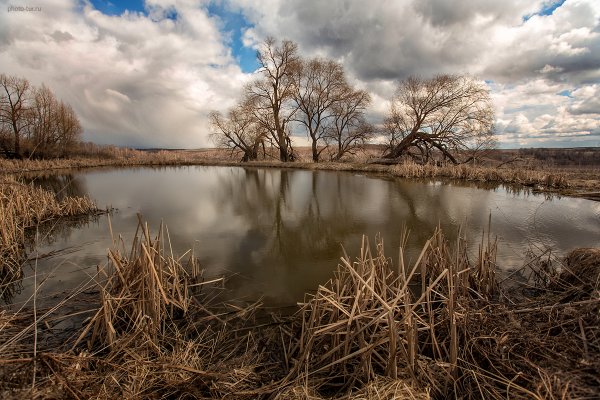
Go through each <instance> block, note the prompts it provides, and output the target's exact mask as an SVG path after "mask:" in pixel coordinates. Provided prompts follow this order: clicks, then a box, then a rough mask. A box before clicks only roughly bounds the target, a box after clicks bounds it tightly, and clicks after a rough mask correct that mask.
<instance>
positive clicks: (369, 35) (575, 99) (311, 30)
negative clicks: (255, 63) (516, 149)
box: [230, 0, 600, 146]
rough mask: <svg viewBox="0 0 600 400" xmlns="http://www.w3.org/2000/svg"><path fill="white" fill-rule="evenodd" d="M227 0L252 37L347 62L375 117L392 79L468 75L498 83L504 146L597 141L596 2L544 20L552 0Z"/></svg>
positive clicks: (599, 46)
mask: <svg viewBox="0 0 600 400" xmlns="http://www.w3.org/2000/svg"><path fill="white" fill-rule="evenodd" d="M230 1H231V2H232V3H234V4H236V5H237V6H238V7H240V9H242V10H243V12H244V13H245V15H246V17H247V18H248V19H249V20H251V21H252V22H253V23H254V24H255V28H254V29H253V31H252V38H253V40H254V41H256V40H260V38H263V37H265V36H267V35H272V36H275V37H279V38H287V39H291V40H294V41H297V42H298V43H299V46H300V49H301V51H302V53H304V54H308V55H314V54H320V55H323V54H324V55H327V56H329V57H333V58H336V59H337V60H339V61H341V62H343V63H344V65H345V67H346V69H347V70H348V71H349V72H350V73H351V75H353V76H354V77H355V78H356V79H357V80H358V81H362V82H363V84H364V86H365V87H367V88H368V89H369V90H370V91H371V93H372V94H373V98H374V104H373V107H372V108H373V112H374V114H375V115H377V116H381V115H383V114H385V112H386V111H387V106H388V103H387V99H389V98H390V96H391V94H392V93H393V85H390V82H393V81H394V80H397V79H402V78H404V77H406V76H408V75H413V74H417V75H421V76H431V75H434V74H439V73H471V74H474V75H476V76H479V77H480V78H481V79H485V80H486V81H492V82H493V83H491V84H490V88H491V91H492V97H493V100H494V103H495V106H496V111H497V121H496V122H497V123H496V125H497V127H498V131H499V133H500V136H499V137H500V139H501V140H502V141H503V142H504V143H503V144H504V145H505V146H512V145H527V144H532V145H535V144H540V143H541V141H542V140H543V141H544V142H549V141H552V139H553V138H558V139H559V140H563V139H562V138H564V137H572V138H574V140H579V141H582V140H588V141H589V142H590V143H592V144H596V143H597V142H598V139H599V137H598V135H600V120H599V119H598V115H597V111H595V110H598V109H599V108H598V105H599V104H598V100H597V99H598V98H599V96H597V94H598V93H596V90H597V86H598V84H600V2H597V1H594V0H567V1H566V2H564V4H562V5H561V6H560V7H558V8H557V9H556V10H554V12H553V13H552V14H551V15H539V14H538V11H540V10H542V9H544V8H547V7H548V6H550V5H551V3H555V2H548V1H526V0H523V1H521V0H510V1H503V2H498V1H491V0H490V1H475V0H465V1H460V2H452V3H448V2H447V1H443V0H419V1H417V0H412V1H404V2H399V1H391V0H373V1H369V2H368V3H364V2H348V1H344V0H330V1H328V2H327V3H326V4H323V3H322V2H320V1H318V0H292V1H288V0H286V1H283V0H269V1H268V2H254V1H251V0H230ZM565 91H566V92H571V96H570V97H569V96H565V95H564V92H565ZM559 93H560V94H559ZM586 138H587V139H586Z"/></svg>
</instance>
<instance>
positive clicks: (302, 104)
mask: <svg viewBox="0 0 600 400" xmlns="http://www.w3.org/2000/svg"><path fill="white" fill-rule="evenodd" d="M295 81H296V85H295V90H294V101H295V102H296V104H297V105H298V112H297V114H296V121H298V122H299V123H300V124H301V125H303V126H304V127H305V128H306V132H307V134H308V136H309V137H310V140H311V145H312V146H311V147H312V158H313V161H315V162H318V161H319V156H320V154H321V152H322V151H323V150H324V149H325V148H326V146H322V147H321V148H320V149H319V144H320V143H323V144H326V142H325V137H326V135H327V132H328V131H329V130H330V128H331V127H330V124H331V123H332V120H333V117H334V115H333V113H334V107H335V106H336V104H337V103H338V102H340V101H343V100H344V96H345V95H346V93H347V92H348V84H347V83H346V78H345V76H344V69H343V67H342V66H341V64H339V63H337V62H335V61H331V60H322V59H318V58H315V59H312V60H309V61H307V62H302V63H301V64H300V67H299V68H297V70H296V74H295ZM338 108H339V107H338Z"/></svg>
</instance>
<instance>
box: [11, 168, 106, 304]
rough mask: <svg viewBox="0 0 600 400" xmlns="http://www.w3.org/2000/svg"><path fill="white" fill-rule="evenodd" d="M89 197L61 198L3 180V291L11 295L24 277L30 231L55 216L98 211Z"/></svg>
mask: <svg viewBox="0 0 600 400" xmlns="http://www.w3.org/2000/svg"><path fill="white" fill-rule="evenodd" d="M97 212H98V209H97V208H96V205H95V204H94V202H93V201H92V200H91V199H90V198H89V197H87V196H84V197H76V196H75V197H71V196H66V197H65V198H63V199H62V200H58V199H57V198H56V196H55V194H54V193H52V192H50V191H47V190H44V189H41V188H38V187H35V186H34V185H28V184H24V183H21V182H19V181H18V180H17V179H15V178H14V177H3V178H2V180H1V181H0V221H2V226H1V227H0V294H1V296H2V297H3V298H5V299H6V298H10V296H11V291H12V286H11V285H10V284H11V283H12V282H14V281H16V280H18V279H19V278H20V276H21V273H22V272H21V267H22V265H23V263H24V262H25V261H26V259H27V254H26V251H25V241H26V234H27V232H31V231H32V230H33V229H34V228H35V227H36V226H39V225H40V224H44V223H46V222H48V221H50V220H52V219H56V218H60V217H68V216H75V215H87V214H90V213H97Z"/></svg>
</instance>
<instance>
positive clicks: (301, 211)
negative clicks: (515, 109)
mask: <svg viewBox="0 0 600 400" xmlns="http://www.w3.org/2000/svg"><path fill="white" fill-rule="evenodd" d="M34 181H35V182H36V184H39V185H42V186H45V187H47V188H52V189H53V190H55V191H56V192H58V193H59V195H63V194H71V195H82V194H87V195H89V196H90V197H91V198H92V199H94V200H95V201H96V202H97V204H98V205H99V207H101V208H102V207H107V206H109V207H114V208H115V209H116V211H115V212H114V213H113V214H112V215H111V217H110V218H111V223H112V229H113V232H114V234H115V236H116V235H121V236H122V237H123V239H124V240H125V243H126V244H130V243H131V240H132V238H133V235H134V233H135V230H136V226H137V214H138V213H141V214H142V215H143V217H144V219H145V220H147V221H148V222H149V224H150V228H151V230H152V229H154V230H153V232H154V233H155V232H156V229H157V228H158V226H159V224H160V222H161V221H163V222H164V223H165V224H166V226H167V227H168V232H169V236H170V239H171V244H172V247H173V251H174V252H175V254H183V253H184V252H185V251H187V250H188V249H192V248H193V249H194V251H195V254H196V256H197V257H198V258H199V259H200V262H201V265H202V266H203V268H204V269H205V276H221V275H227V276H230V277H231V278H230V279H229V281H228V282H227V285H226V287H227V291H226V293H225V296H226V297H228V298H231V299H244V300H248V301H252V300H255V299H258V298H262V299H263V301H264V303H265V304H268V305H274V306H281V305H288V304H294V303H295V302H297V301H301V300H302V299H303V295H304V293H306V292H308V291H313V290H315V289H316V288H317V286H318V285H319V284H320V283H324V282H326V281H327V279H329V277H331V275H332V271H333V270H334V269H335V267H336V265H337V263H338V260H339V257H340V256H341V255H342V246H344V248H345V249H346V251H347V252H348V254H349V255H351V256H352V255H356V254H358V251H359V249H360V242H361V239H362V236H363V235H367V236H368V237H370V238H371V239H373V238H374V236H375V235H376V234H377V233H381V236H382V237H383V238H384V240H385V244H386V249H387V254H388V256H391V257H393V258H394V261H396V257H397V253H398V252H397V245H398V241H399V239H400V234H401V231H402V228H403V226H407V227H408V228H409V229H410V237H409V248H408V251H407V254H408V257H409V258H412V259H413V260H414V259H415V258H416V257H417V256H418V253H419V252H420V250H421V248H422V246H423V244H424V243H425V241H426V240H427V239H428V238H429V237H430V235H431V234H432V232H433V230H434V229H435V227H436V226H438V225H439V226H441V227H442V228H443V230H444V232H445V233H446V235H447V237H449V238H451V239H452V238H456V235H457V232H458V229H459V227H460V226H462V233H463V234H464V235H466V237H467V240H468V241H469V243H470V253H471V254H472V258H473V259H475V258H476V254H477V247H478V244H479V241H480V239H481V235H482V231H483V229H487V227H488V220H489V217H490V215H491V231H492V235H493V236H496V237H498V242H499V257H498V264H499V267H500V268H501V269H503V270H504V271H509V270H511V269H514V268H517V267H519V266H521V265H522V264H523V262H524V255H525V253H526V251H527V250H528V249H530V248H533V249H536V250H537V251H543V250H546V249H552V250H553V251H554V252H555V253H556V254H562V253H565V252H567V251H569V250H571V249H573V248H575V247H593V246H594V247H595V246H600V203H598V202H592V201H588V200H583V199H573V198H557V197H554V198H547V196H544V195H539V194H527V193H517V192H515V191H514V190H510V189H508V188H504V187H491V188H480V187H476V186H474V185H469V184H464V183H463V184H457V183H442V182H435V181H430V182H420V181H415V180H404V179H392V178H389V177H388V178H385V177H378V176H372V175H360V174H354V173H347V172H333V171H331V172H330V171H302V170H291V171H289V170H277V169H260V168H241V167H169V168H160V169H156V168H131V169H108V170H87V171H84V172H75V173H72V174H69V175H62V176H53V177H49V178H43V179H42V178H37V179H35V180H34ZM45 236H47V237H46V240H45V241H46V244H44V245H41V246H38V248H37V249H36V252H38V253H39V254H48V253H52V254H54V255H53V256H51V257H45V258H43V259H42V260H40V261H39V262H38V263H37V265H35V266H34V265H33V264H32V265H31V266H27V267H26V271H24V273H25V277H24V280H23V283H22V286H23V289H22V291H21V293H20V294H18V295H17V296H16V297H15V298H14V299H13V301H14V302H15V304H19V303H21V304H22V303H23V302H24V301H25V300H26V299H27V298H28V297H29V296H30V295H31V293H32V287H33V278H32V276H33V272H34V270H37V283H38V285H40V283H41V286H40V289H39V292H38V293H39V294H38V298H39V300H42V301H43V299H44V298H52V297H60V296H62V295H64V294H65V293H67V292H68V291H69V289H70V288H74V287H76V286H77V285H79V284H81V282H83V281H87V280H89V279H90V277H93V276H94V274H95V273H96V266H97V265H98V264H103V263H106V254H107V249H108V248H109V247H110V246H111V236H110V230H109V224H108V217H106V216H103V217H100V218H99V219H98V220H97V221H95V222H91V223H87V224H84V225H83V226H67V225H65V224H61V225H59V226H57V227H56V229H55V230H54V231H52V232H50V233H45ZM32 255H35V252H34V253H32Z"/></svg>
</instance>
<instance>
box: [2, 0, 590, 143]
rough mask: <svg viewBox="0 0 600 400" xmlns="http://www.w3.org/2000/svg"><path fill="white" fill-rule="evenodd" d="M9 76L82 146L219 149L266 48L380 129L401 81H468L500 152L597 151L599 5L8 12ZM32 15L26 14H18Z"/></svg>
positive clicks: (158, 6) (32, 5)
mask: <svg viewBox="0 0 600 400" xmlns="http://www.w3.org/2000/svg"><path fill="white" fill-rule="evenodd" d="M0 7H1V9H0V72H4V73H7V74H10V75H18V76H22V77H26V78H28V79H29V80H30V81H32V83H34V84H41V83H42V82H44V83H45V84H47V85H48V86H49V87H50V88H51V89H52V90H54V91H55V93H56V94H57V95H58V96H59V97H60V98H61V99H63V100H65V101H67V102H69V103H70V104H71V105H73V107H74V108H75V110H76V112H77V113H78V115H79V116H80V119H81V121H82V124H83V126H84V129H85V139H86V140H92V141H94V142H97V143H113V144H120V145H130V146H137V147H172V148H180V147H202V146H210V145H211V144H210V142H209V140H208V134H207V132H208V126H207V118H206V117H207V114H208V113H209V112H210V111H211V110H214V109H217V110H225V109H227V108H228V107H230V106H231V105H233V103H234V102H235V100H236V97H237V96H238V95H239V93H240V90H241V87H242V86H243V84H244V83H245V82H247V81H248V80H250V79H253V72H254V70H255V69H256V67H257V66H256V62H255V59H254V54H255V50H254V48H255V46H256V45H257V43H259V42H260V41H261V40H263V39H264V38H265V37H267V36H274V37H276V38H281V39H283V38H285V39H290V40H293V41H295V42H297V43H298V45H299V48H300V52H301V54H302V55H304V56H307V57H310V56H316V55H319V56H326V57H330V58H333V59H336V60H338V61H340V62H342V63H343V64H344V66H345V68H346V71H347V72H348V74H349V76H350V78H351V79H352V81H353V82H354V83H355V84H356V85H357V86H360V87H362V88H365V89H367V90H369V91H370V92H371V94H372V96H373V99H374V102H373V106H372V109H371V110H370V113H371V118H372V119H373V120H374V121H377V120H378V119H379V120H380V119H381V118H383V115H384V114H385V112H386V110H387V107H388V99H389V98H390V97H391V96H392V94H393V92H394V87H395V84H394V82H396V81H397V80H399V79H402V78H405V77H407V76H409V75H414V74H418V75H420V76H424V77H429V76H432V75H435V74H438V73H469V74H473V75H475V76H477V77H478V78H480V79H481V80H484V81H485V82H486V83H487V84H488V85H489V87H490V90H491V94H492V97H493V100H494V104H495V107H496V125H497V130H498V134H499V139H500V142H501V145H502V147H522V146H527V147H529V146H600V1H598V0H566V1H564V0H562V1H554V0H542V1H535V0H504V1H497V0H455V1H450V0H369V1H364V0H327V1H321V0H261V1H257V0H180V1H177V0H146V1H143V0H139V1H136V0H129V1H116V0H112V1H108V0H90V1H88V0H85V1H82V0H0ZM21 7H23V8H21Z"/></svg>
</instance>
